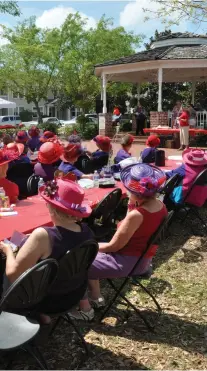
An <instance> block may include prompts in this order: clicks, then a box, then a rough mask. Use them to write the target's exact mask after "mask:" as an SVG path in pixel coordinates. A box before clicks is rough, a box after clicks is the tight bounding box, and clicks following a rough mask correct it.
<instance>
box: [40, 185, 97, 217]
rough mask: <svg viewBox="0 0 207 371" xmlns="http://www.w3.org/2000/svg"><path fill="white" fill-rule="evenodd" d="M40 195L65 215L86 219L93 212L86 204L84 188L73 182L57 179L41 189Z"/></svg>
mask: <svg viewBox="0 0 207 371" xmlns="http://www.w3.org/2000/svg"><path fill="white" fill-rule="evenodd" d="M40 194H41V196H42V197H43V198H44V200H45V201H47V202H48V203H49V204H51V205H52V206H53V207H55V208H57V209H58V210H60V211H62V212H63V213H66V214H69V215H72V216H76V217H79V218H86V217H88V216H89V215H90V214H91V212H92V210H91V208H90V206H89V204H88V203H87V202H84V195H85V192H84V190H83V188H81V187H80V186H79V185H78V184H77V183H74V182H73V181H71V180H63V179H57V180H52V181H50V182H47V183H46V184H45V186H43V187H41V188H40Z"/></svg>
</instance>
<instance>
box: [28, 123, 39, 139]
mask: <svg viewBox="0 0 207 371" xmlns="http://www.w3.org/2000/svg"><path fill="white" fill-rule="evenodd" d="M28 134H29V136H30V137H31V138H34V137H38V135H39V134H40V130H39V129H38V128H37V127H36V126H32V127H31V128H30V129H29V130H28Z"/></svg>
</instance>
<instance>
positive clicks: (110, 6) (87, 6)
mask: <svg viewBox="0 0 207 371" xmlns="http://www.w3.org/2000/svg"><path fill="white" fill-rule="evenodd" d="M19 6H20V8H21V12H22V15H21V17H20V18H14V17H11V16H8V15H2V14H1V19H0V23H2V24H6V25H10V26H13V25H15V23H17V22H18V21H19V20H23V19H25V18H28V17H30V16H32V15H35V16H36V17H37V24H38V25H39V26H40V27H59V26H60V25H61V23H62V22H63V21H64V18H65V17H66V16H67V14H68V13H70V12H75V11H79V12H80V13H81V14H82V15H83V17H87V18H88V26H95V23H96V21H97V20H98V19H99V18H100V17H101V16H102V15H103V14H105V15H106V16H107V17H112V18H114V24H115V25H116V26H118V25H121V26H124V27H125V28H126V30H128V31H134V32H135V33H138V34H144V35H145V37H146V38H145V40H144V41H145V42H146V41H147V40H148V39H149V37H150V36H152V35H153V34H154V31H155V30H156V29H158V30H159V31H161V30H163V29H164V26H163V25H162V23H161V22H160V20H157V19H152V20H150V21H148V22H144V17H145V14H144V13H143V10H142V9H143V8H149V6H151V7H156V4H155V3H154V4H153V3H150V1H149V0H134V1H127V0H126V1H123V0H122V1H100V0H95V1H87V0H84V1H19ZM171 29H172V30H173V31H180V32H184V31H191V32H195V33H204V32H206V31H205V30H204V26H201V27H198V26H197V25H193V24H190V23H187V22H185V21H182V22H181V24H180V25H179V26H174V27H172V28H171Z"/></svg>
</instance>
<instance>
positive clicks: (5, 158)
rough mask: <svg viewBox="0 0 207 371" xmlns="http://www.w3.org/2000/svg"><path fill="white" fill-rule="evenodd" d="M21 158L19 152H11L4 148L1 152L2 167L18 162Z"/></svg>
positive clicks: (0, 161) (0, 163)
mask: <svg viewBox="0 0 207 371" xmlns="http://www.w3.org/2000/svg"><path fill="white" fill-rule="evenodd" d="M18 157H19V154H18V152H17V151H13V150H9V149H7V148H3V149H1V150H0V166H3V165H5V164H8V163H9V162H11V161H14V160H16V159H17V158H18Z"/></svg>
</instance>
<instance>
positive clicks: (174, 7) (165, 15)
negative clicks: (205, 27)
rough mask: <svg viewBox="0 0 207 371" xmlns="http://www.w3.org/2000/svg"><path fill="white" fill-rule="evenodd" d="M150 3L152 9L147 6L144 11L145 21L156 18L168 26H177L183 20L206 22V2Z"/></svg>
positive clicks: (159, 0)
mask: <svg viewBox="0 0 207 371" xmlns="http://www.w3.org/2000/svg"><path fill="white" fill-rule="evenodd" d="M150 3H151V4H152V7H150V4H149V6H148V8H146V9H144V11H145V12H146V15H147V16H146V19H147V20H148V19H150V18H151V17H154V16H156V17H157V18H159V19H161V20H162V23H164V24H167V25H168V26H170V25H173V24H177V25H179V24H180V23H181V22H183V21H184V20H187V21H190V22H195V23H203V22H207V0H168V1H166V0H150ZM154 5H157V7H156V6H154ZM151 8H152V9H151Z"/></svg>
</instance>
